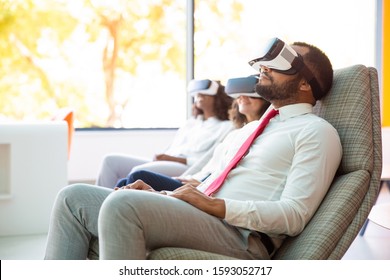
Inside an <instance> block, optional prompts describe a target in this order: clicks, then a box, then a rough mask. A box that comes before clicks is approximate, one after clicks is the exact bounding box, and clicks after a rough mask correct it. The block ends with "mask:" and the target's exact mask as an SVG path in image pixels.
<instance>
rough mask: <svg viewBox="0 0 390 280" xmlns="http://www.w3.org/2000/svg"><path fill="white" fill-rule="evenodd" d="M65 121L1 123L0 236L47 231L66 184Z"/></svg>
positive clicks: (66, 147)
mask: <svg viewBox="0 0 390 280" xmlns="http://www.w3.org/2000/svg"><path fill="white" fill-rule="evenodd" d="M67 137H68V127H67V124H66V122H64V121H60V122H44V123H24V122H18V123H6V124H0V237H4V236H15V235H31V234H42V233H46V232H47V230H48V225H49V218H50V212H51V208H52V205H53V202H54V199H55V196H56V194H57V192H58V191H59V190H60V189H61V188H62V187H64V186H65V185H66V184H67V164H68V154H67V152H68V151H67V149H68V140H67Z"/></svg>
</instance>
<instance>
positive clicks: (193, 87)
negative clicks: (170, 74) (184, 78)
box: [187, 79, 219, 96]
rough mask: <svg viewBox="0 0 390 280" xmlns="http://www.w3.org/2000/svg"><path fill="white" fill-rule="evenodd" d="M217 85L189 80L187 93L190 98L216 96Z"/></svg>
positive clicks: (214, 82)
mask: <svg viewBox="0 0 390 280" xmlns="http://www.w3.org/2000/svg"><path fill="white" fill-rule="evenodd" d="M218 88H219V84H218V83H217V82H216V81H212V80H207V79H206V80H191V81H190V82H189V83H188V86H187V91H188V93H189V94H190V95H191V96H196V95H197V94H205V95H216V94H217V92H218Z"/></svg>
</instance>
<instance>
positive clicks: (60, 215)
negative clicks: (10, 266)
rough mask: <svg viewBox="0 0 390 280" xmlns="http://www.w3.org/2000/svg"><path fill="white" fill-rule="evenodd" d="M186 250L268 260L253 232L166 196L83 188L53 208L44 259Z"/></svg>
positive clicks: (63, 194)
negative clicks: (174, 248)
mask: <svg viewBox="0 0 390 280" xmlns="http://www.w3.org/2000/svg"><path fill="white" fill-rule="evenodd" d="M161 247H185V248H191V249H198V250H204V251H208V252H213V253H219V254H223V255H227V256H231V257H236V258H239V259H268V258H269V255H268V253H267V250H266V249H265V247H264V245H263V244H262V242H261V239H260V237H258V236H257V235H256V234H254V233H253V232H250V231H249V230H244V229H241V228H237V227H234V226H231V225H229V224H227V223H226V222H225V221H224V220H221V219H219V218H216V217H214V216H211V215H209V214H207V213H204V212H203V211H200V210H199V209H197V208H195V207H193V206H192V205H190V204H188V203H186V202H184V201H181V200H179V199H175V198H172V197H170V196H166V195H161V194H156V193H151V192H147V191H137V190H119V191H113V190H111V189H107V188H103V187H97V186H92V185H86V184H75V185H70V186H67V187H65V188H64V189H62V190H61V191H60V192H59V194H58V196H57V198H56V201H55V203H54V208H53V211H52V216H51V221H50V228H49V234H48V239H47V246H46V254H45V259H116V260H119V259H139V260H142V259H146V256H147V254H148V252H149V251H150V250H153V249H157V248H161Z"/></svg>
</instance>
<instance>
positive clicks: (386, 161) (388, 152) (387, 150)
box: [382, 127, 390, 168]
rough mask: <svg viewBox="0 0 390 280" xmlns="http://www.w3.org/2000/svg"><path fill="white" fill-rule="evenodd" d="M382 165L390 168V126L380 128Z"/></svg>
mask: <svg viewBox="0 0 390 280" xmlns="http://www.w3.org/2000/svg"><path fill="white" fill-rule="evenodd" d="M382 155H383V166H385V165H386V166H387V167H388V168H390V127H386V128H382Z"/></svg>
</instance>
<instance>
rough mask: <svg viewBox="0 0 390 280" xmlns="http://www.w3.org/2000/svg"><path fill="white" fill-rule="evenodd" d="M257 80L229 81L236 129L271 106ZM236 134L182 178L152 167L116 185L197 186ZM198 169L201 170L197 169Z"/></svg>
mask: <svg viewBox="0 0 390 280" xmlns="http://www.w3.org/2000/svg"><path fill="white" fill-rule="evenodd" d="M257 81H258V76H248V77H242V78H233V79H229V80H228V81H227V84H226V87H225V91H226V94H228V95H229V96H231V97H232V98H234V101H233V104H232V108H231V109H230V111H229V117H230V120H231V121H232V122H233V124H234V126H235V127H236V128H237V129H239V128H242V127H243V126H244V125H246V124H247V123H250V122H252V121H257V120H259V119H260V118H261V116H262V115H263V114H264V112H265V111H266V110H267V109H268V107H269V105H270V103H269V102H268V101H267V100H265V99H263V98H261V96H260V95H258V94H257V93H256V92H255V86H256V84H257ZM236 134H237V130H233V131H231V132H230V133H229V134H228V135H227V136H226V138H225V139H224V140H223V141H222V142H221V143H220V144H219V145H218V146H217V147H216V148H215V150H214V152H213V156H212V158H211V159H210V160H208V161H206V162H205V161H203V160H199V161H198V162H196V163H195V164H194V165H193V166H191V167H190V168H189V169H188V170H187V171H186V172H184V173H183V174H182V175H180V176H179V177H170V176H166V175H164V174H160V173H156V172H152V171H149V170H137V171H135V172H131V173H130V174H129V175H128V176H127V178H123V179H121V180H119V181H118V183H117V185H116V186H115V187H116V189H117V188H125V186H127V185H129V184H132V183H134V182H136V181H137V180H141V181H143V182H145V183H146V184H149V185H150V186H153V188H154V189H155V190H157V191H163V190H167V191H173V190H175V189H177V188H178V187H180V186H182V185H184V184H187V183H188V184H191V185H193V186H194V187H196V186H198V185H199V184H201V183H202V181H204V180H205V179H206V178H207V177H208V176H209V175H210V174H211V173H212V171H213V170H214V169H215V168H216V166H218V164H219V162H220V160H221V158H223V156H224V154H225V153H226V150H227V149H229V145H230V142H231V141H232V140H233V139H234V136H235V135H236ZM199 169H200V171H197V170H199ZM194 170H195V171H194ZM133 187H134V186H133Z"/></svg>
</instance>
